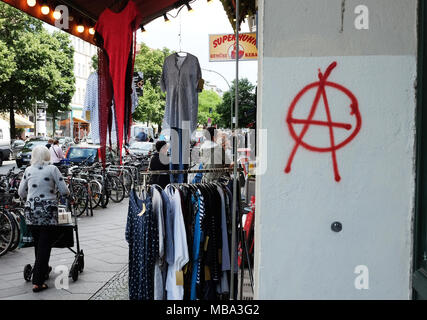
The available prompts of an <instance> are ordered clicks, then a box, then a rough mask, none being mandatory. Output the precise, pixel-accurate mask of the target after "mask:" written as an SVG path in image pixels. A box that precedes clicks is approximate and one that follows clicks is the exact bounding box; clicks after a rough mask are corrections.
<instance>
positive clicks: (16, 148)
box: [11, 140, 25, 160]
mask: <svg viewBox="0 0 427 320" xmlns="http://www.w3.org/2000/svg"><path fill="white" fill-rule="evenodd" d="M24 145H25V141H24V140H15V141H13V142H12V145H11V149H12V154H11V155H12V157H11V158H12V160H16V156H17V155H18V153H19V152H21V151H22V149H23V148H24Z"/></svg>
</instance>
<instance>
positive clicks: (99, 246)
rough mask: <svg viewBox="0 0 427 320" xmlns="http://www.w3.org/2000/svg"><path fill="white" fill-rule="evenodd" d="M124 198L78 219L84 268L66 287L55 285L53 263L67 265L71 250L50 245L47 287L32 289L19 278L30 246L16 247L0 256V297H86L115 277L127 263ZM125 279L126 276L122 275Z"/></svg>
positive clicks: (31, 260)
mask: <svg viewBox="0 0 427 320" xmlns="http://www.w3.org/2000/svg"><path fill="white" fill-rule="evenodd" d="M127 211H128V199H125V200H123V202H122V203H119V204H115V203H111V202H110V203H109V204H108V207H107V208H106V209H99V208H98V209H96V210H94V216H93V217H87V216H85V215H82V216H81V218H80V219H79V221H78V222H79V236H80V246H81V249H82V250H83V252H84V254H85V268H84V271H83V273H80V274H79V279H78V280H77V281H76V282H73V280H72V279H71V278H69V288H68V289H67V290H65V289H61V290H58V289H56V288H55V273H54V270H55V267H56V266H59V265H65V266H67V267H68V268H70V267H71V264H72V262H73V261H74V254H73V253H72V252H70V251H69V250H68V249H53V250H52V254H51V259H50V263H49V264H50V265H51V266H52V268H53V271H52V273H51V276H50V279H49V280H48V281H47V285H48V286H49V289H48V290H46V291H43V292H40V293H33V292H32V284H31V283H30V282H26V281H25V280H24V278H23V269H24V266H25V265H26V264H31V265H33V263H34V248H24V249H17V250H15V251H14V252H9V253H7V254H6V255H4V256H3V257H1V258H0V300H64V299H65V300H88V299H90V298H91V297H92V296H94V295H95V293H97V292H98V291H100V289H101V288H103V287H104V286H105V284H107V283H109V282H110V280H111V279H114V278H117V275H118V274H120V273H121V272H120V271H122V270H123V269H124V268H125V266H126V265H127V263H128V245H127V242H126V240H125V227H126V217H127ZM126 282H127V279H126Z"/></svg>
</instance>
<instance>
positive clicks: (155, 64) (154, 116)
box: [133, 43, 172, 126]
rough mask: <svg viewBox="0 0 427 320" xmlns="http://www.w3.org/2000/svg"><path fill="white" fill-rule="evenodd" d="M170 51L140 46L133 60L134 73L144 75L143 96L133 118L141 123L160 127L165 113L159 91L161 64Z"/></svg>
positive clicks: (163, 94) (163, 97)
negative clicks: (154, 124) (151, 123)
mask: <svg viewBox="0 0 427 320" xmlns="http://www.w3.org/2000/svg"><path fill="white" fill-rule="evenodd" d="M171 53H172V51H170V50H169V49H167V48H163V50H159V49H150V48H149V47H148V46H147V45H145V44H143V43H142V44H141V50H140V52H139V53H138V55H137V56H136V58H135V71H138V72H143V73H144V82H145V83H144V95H143V96H142V97H140V98H139V103H138V106H137V108H136V110H135V113H134V114H133V118H134V119H135V120H137V121H142V122H153V123H156V124H158V125H159V126H161V123H162V120H163V115H164V112H165V105H166V95H165V93H163V92H162V91H161V89H160V78H161V76H162V70H163V63H164V61H165V58H166V57H168V56H169V55H170V54H171Z"/></svg>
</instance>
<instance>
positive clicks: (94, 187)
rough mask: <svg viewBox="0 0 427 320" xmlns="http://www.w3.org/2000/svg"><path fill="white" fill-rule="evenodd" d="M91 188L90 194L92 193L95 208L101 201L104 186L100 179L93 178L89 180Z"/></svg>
mask: <svg viewBox="0 0 427 320" xmlns="http://www.w3.org/2000/svg"><path fill="white" fill-rule="evenodd" d="M89 188H90V195H91V196H90V202H91V203H92V209H95V208H96V207H98V206H99V205H100V203H101V198H102V186H101V184H100V183H99V182H98V181H96V180H91V181H90V182H89Z"/></svg>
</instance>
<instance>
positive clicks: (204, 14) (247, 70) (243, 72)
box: [137, 0, 258, 91]
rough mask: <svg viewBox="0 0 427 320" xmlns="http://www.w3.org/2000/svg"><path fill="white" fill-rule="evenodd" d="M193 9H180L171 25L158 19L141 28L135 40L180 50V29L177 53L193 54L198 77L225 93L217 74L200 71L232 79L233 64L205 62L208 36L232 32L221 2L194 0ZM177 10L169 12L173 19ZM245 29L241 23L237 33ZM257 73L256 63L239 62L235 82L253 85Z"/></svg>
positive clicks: (226, 88)
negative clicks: (197, 68) (199, 70)
mask: <svg viewBox="0 0 427 320" xmlns="http://www.w3.org/2000/svg"><path fill="white" fill-rule="evenodd" d="M191 7H192V8H193V9H194V10H193V11H192V12H188V10H187V8H185V7H184V8H183V9H182V10H181V12H180V13H179V15H178V17H176V18H171V17H170V16H168V18H169V19H170V21H171V22H169V23H166V22H165V21H164V19H163V17H160V18H158V19H156V20H154V21H152V22H151V23H149V24H147V25H146V26H144V28H145V30H146V32H144V33H142V32H140V31H139V32H138V34H137V41H138V42H144V43H145V44H146V45H147V46H149V47H150V48H153V49H162V48H163V47H167V48H169V49H171V50H175V51H180V41H179V39H180V37H179V34H180V30H181V50H182V51H185V52H189V53H191V54H193V55H195V56H196V57H197V58H198V59H199V63H200V66H201V68H202V76H203V79H204V80H205V81H209V82H210V83H211V84H215V85H216V86H218V87H219V88H220V89H222V90H223V91H227V90H228V85H227V83H226V82H225V81H224V79H222V78H221V77H220V76H219V75H217V74H215V73H211V72H207V71H204V70H203V69H210V70H214V71H216V72H219V73H220V74H222V75H223V76H224V77H225V78H226V79H227V80H228V82H229V83H230V85H231V82H232V81H233V80H234V79H235V78H236V64H235V62H209V34H224V33H225V34H228V33H234V31H233V28H232V27H231V24H230V22H229V21H228V17H227V14H226V12H225V11H224V8H223V6H222V3H221V2H220V1H219V0H213V1H211V2H210V3H208V2H207V1H206V0H196V1H195V2H194V3H191ZM176 12H177V10H173V11H170V12H169V13H170V14H171V15H173V16H175V15H176ZM249 31H250V30H249V26H248V24H247V23H245V24H244V25H243V26H242V30H241V32H249ZM257 74H258V63H257V62H256V61H241V62H240V63H239V79H241V78H248V79H249V81H250V82H251V83H253V84H254V85H256V83H257Z"/></svg>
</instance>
